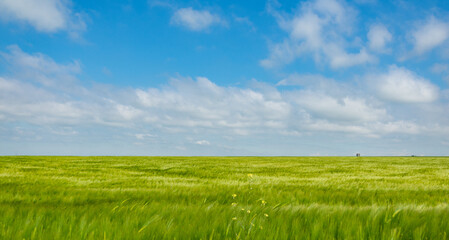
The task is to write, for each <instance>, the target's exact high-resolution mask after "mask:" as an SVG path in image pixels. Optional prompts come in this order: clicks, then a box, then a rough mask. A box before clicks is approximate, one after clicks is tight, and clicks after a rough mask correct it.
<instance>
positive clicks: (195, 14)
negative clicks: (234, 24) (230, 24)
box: [170, 7, 226, 31]
mask: <svg viewBox="0 0 449 240" xmlns="http://www.w3.org/2000/svg"><path fill="white" fill-rule="evenodd" d="M170 22H171V24H174V25H179V26H182V27H185V28H187V29H189V30H191V31H204V30H208V29H209V28H210V27H211V26H213V25H225V24H226V22H225V21H224V20H223V19H222V18H221V17H220V16H219V15H218V14H214V13H211V12H209V11H208V10H195V9H193V8H191V7H188V8H181V9H178V10H176V11H175V12H174V14H173V16H172V17H171V20H170Z"/></svg>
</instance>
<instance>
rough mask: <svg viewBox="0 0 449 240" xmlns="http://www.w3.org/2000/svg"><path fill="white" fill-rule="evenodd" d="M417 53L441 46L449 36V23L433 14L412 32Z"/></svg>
mask: <svg viewBox="0 0 449 240" xmlns="http://www.w3.org/2000/svg"><path fill="white" fill-rule="evenodd" d="M412 36H413V43H414V49H413V51H414V52H415V53H416V54H423V53H425V52H428V51H430V50H432V49H434V48H435V47H438V46H440V45H441V44H443V43H444V42H445V41H446V40H447V39H448V38H449V24H448V23H446V22H442V21H440V20H438V19H436V18H435V17H434V16H431V17H430V18H429V19H428V20H427V22H426V23H424V24H422V25H420V26H418V28H417V29H416V30H415V31H414V32H413V33H412Z"/></svg>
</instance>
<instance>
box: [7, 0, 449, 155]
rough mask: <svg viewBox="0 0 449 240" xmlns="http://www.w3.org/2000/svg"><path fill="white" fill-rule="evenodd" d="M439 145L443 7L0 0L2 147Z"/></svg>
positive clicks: (317, 0) (445, 96)
mask: <svg viewBox="0 0 449 240" xmlns="http://www.w3.org/2000/svg"><path fill="white" fill-rule="evenodd" d="M358 152H359V153H361V154H362V155H412V154H414V155H449V1H443V0H442V1H432V0H429V1H395V0H393V1H380V0H355V1H343V0H341V1H340V0H309V1H281V0H279V1H275V0H268V1H229V0H228V1H198V0H196V1H159V0H149V1H145V0H142V1H132V0H129V1H88V0H81V1H75V0H72V1H70V0H40V1H34V0H0V155H10V154H30V155H32V154H40V155H41V154H43V155H60V154H61V155H323V156H324V155H354V154H355V153H358Z"/></svg>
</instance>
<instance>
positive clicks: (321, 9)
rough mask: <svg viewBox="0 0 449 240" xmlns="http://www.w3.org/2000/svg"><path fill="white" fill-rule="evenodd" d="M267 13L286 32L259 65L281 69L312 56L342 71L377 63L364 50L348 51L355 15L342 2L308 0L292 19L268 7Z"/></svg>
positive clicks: (352, 10) (373, 57)
mask: <svg viewBox="0 0 449 240" xmlns="http://www.w3.org/2000/svg"><path fill="white" fill-rule="evenodd" d="M268 11H269V12H270V13H272V15H273V16H274V17H275V18H276V20H277V22H278V24H279V26H280V27H281V28H282V29H283V30H284V31H286V32H287V33H288V38H286V39H284V41H283V42H281V43H277V44H274V45H273V46H271V47H270V55H269V56H268V58H266V59H263V60H262V61H261V62H260V63H261V65H262V66H264V67H266V68H271V67H276V66H282V65H283V64H288V63H291V62H292V61H294V60H295V59H296V58H298V57H300V56H307V55H311V56H312V58H313V59H314V60H315V62H317V63H319V62H322V61H323V60H324V61H325V62H328V63H329V64H330V66H331V67H332V68H345V67H351V66H355V65H360V64H366V63H373V62H376V57H375V56H373V55H372V54H370V53H369V52H368V51H367V50H366V49H365V48H364V47H361V48H359V49H358V50H352V51H347V50H346V48H347V45H348V41H347V39H348V38H350V37H351V36H352V32H353V29H352V28H353V23H352V22H353V21H354V19H355V15H356V12H355V10H354V9H353V8H351V7H350V6H349V5H348V4H347V3H345V2H344V1H336V0H311V1H307V2H303V3H302V4H301V6H300V8H299V9H298V10H297V11H295V13H294V15H293V16H289V15H288V14H287V13H283V12H280V11H278V10H276V9H275V8H274V7H273V6H272V5H270V4H269V5H268Z"/></svg>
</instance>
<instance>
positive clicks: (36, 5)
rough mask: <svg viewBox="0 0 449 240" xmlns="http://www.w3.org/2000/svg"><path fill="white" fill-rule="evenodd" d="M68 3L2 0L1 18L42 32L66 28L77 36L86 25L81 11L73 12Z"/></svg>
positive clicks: (52, 0) (55, 0)
mask: <svg viewBox="0 0 449 240" xmlns="http://www.w3.org/2000/svg"><path fill="white" fill-rule="evenodd" d="M68 3H69V1H63V0H40V1H34V0H1V1H0V14H1V17H0V18H2V19H3V20H5V21H9V22H12V21H18V22H24V23H27V24H30V25H32V26H33V27H34V28H35V29H36V30H37V31H40V32H46V33H54V32H57V31H61V30H64V31H68V32H69V33H70V34H71V36H73V37H77V34H78V32H79V31H83V30H85V28H86V25H85V23H84V21H83V19H82V16H81V15H80V14H79V13H72V12H71V10H70V8H69V4H68Z"/></svg>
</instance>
